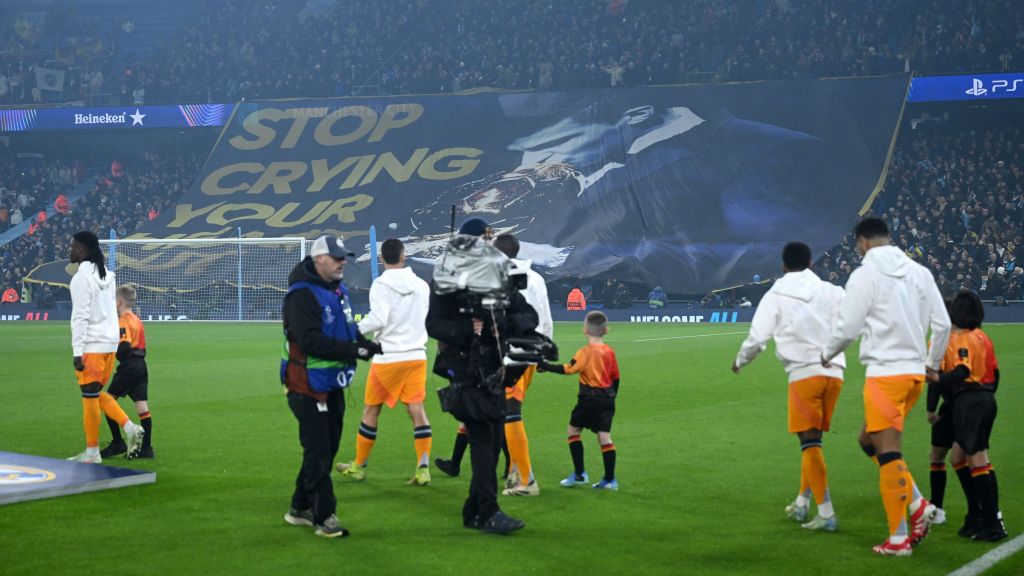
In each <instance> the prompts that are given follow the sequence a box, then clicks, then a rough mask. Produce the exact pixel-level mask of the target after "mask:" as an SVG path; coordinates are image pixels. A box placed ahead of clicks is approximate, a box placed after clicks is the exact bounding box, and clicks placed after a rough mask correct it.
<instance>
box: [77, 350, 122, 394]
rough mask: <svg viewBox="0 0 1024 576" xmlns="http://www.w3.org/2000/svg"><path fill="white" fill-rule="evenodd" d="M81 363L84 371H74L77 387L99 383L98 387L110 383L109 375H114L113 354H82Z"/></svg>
mask: <svg viewBox="0 0 1024 576" xmlns="http://www.w3.org/2000/svg"><path fill="white" fill-rule="evenodd" d="M82 363H83V364H85V370H82V371H81V372H79V371H78V370H75V378H77V379H78V385H79V386H85V385H86V384H92V383H93V382H99V384H100V386H106V385H107V382H109V381H110V375H111V374H113V373H114V353H113V352H106V353H99V354H96V353H90V352H86V353H85V354H82Z"/></svg>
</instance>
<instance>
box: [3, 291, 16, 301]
mask: <svg viewBox="0 0 1024 576" xmlns="http://www.w3.org/2000/svg"><path fill="white" fill-rule="evenodd" d="M3 302H6V303H9V304H17V302H18V291H17V290H15V289H14V288H8V289H7V290H4V297H3Z"/></svg>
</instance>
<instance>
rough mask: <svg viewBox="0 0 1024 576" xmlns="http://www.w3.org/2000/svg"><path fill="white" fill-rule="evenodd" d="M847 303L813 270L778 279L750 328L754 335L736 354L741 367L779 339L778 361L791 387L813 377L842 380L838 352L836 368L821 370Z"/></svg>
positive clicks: (841, 359)
mask: <svg viewBox="0 0 1024 576" xmlns="http://www.w3.org/2000/svg"><path fill="white" fill-rule="evenodd" d="M842 301H843V289H842V288H840V287H838V286H836V285H834V284H831V283H829V282H825V281H823V280H821V279H820V278H818V277H817V276H816V275H815V274H814V273H813V272H811V271H810V270H802V271H800V272H789V273H787V274H786V275H785V276H783V277H782V278H779V279H778V280H776V281H775V283H774V284H773V285H772V287H771V289H770V290H768V292H767V293H766V294H765V295H764V297H763V298H762V299H761V303H760V304H759V305H758V307H757V311H756V312H754V319H753V321H751V323H750V333H749V334H748V335H747V339H746V340H744V341H743V345H742V346H740V351H739V353H737V354H736V365H737V366H739V367H741V368H742V367H743V366H745V365H747V364H749V363H750V362H752V361H753V360H754V358H756V357H757V355H758V354H760V353H761V352H764V350H765V348H766V347H767V346H768V341H769V340H771V339H773V338H774V339H775V356H777V357H778V359H779V360H780V361H781V362H782V366H783V367H784V368H785V369H786V374H787V375H788V376H789V381H790V382H796V381H797V380H803V379H804V378H810V377H812V376H828V377H831V378H840V379H841V378H842V377H843V368H845V367H846V358H845V356H844V355H843V354H842V353H840V354H839V355H838V356H837V358H836V359H835V360H833V361H832V367H831V368H826V367H824V366H822V365H821V353H822V350H824V348H825V344H826V343H827V342H828V339H829V336H831V335H832V329H833V327H834V326H835V323H836V317H837V316H838V313H839V305H840V303H841V302H842Z"/></svg>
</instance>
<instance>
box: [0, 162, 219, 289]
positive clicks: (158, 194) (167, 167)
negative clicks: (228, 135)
mask: <svg viewBox="0 0 1024 576" xmlns="http://www.w3.org/2000/svg"><path fill="white" fill-rule="evenodd" d="M200 161H201V158H200V156H198V155H197V154H195V153H193V152H192V151H190V150H186V151H184V152H182V151H177V152H173V153H172V152H169V151H158V152H149V153H147V154H146V155H145V158H144V160H143V161H141V162H140V163H139V165H137V166H132V165H131V164H128V165H125V164H124V163H122V162H119V161H116V160H115V161H113V162H112V163H111V166H110V170H109V171H108V172H106V173H103V174H100V175H98V176H96V177H95V181H94V183H93V185H92V189H91V190H90V191H89V192H88V193H87V194H86V195H85V196H83V197H82V198H79V199H78V200H77V201H75V202H73V203H71V202H68V203H67V207H66V210H64V211H61V210H60V209H57V208H56V207H55V209H54V210H51V211H50V212H51V214H50V216H49V217H47V216H46V212H47V206H48V205H50V204H51V203H52V204H57V203H58V199H59V198H61V197H64V199H65V202H67V199H66V196H63V194H62V191H63V190H64V189H65V188H66V187H67V186H68V185H70V184H71V181H70V180H69V181H68V182H61V181H59V180H55V179H54V178H53V177H52V174H56V175H57V176H58V177H59V176H60V175H62V174H64V173H65V172H67V173H69V174H73V171H69V170H67V168H68V167H67V165H64V164H58V165H56V166H55V167H53V168H51V169H49V170H46V171H44V172H43V174H44V176H43V177H40V178H39V182H38V183H35V184H32V182H35V178H34V177H33V178H30V179H29V180H28V181H27V182H28V183H29V184H31V185H29V186H26V187H25V188H23V189H22V190H23V191H22V192H19V193H17V194H14V193H13V192H12V193H8V194H7V196H6V197H8V198H10V197H12V196H13V197H15V198H16V200H15V202H16V203H19V204H20V202H21V200H20V198H22V197H25V198H26V203H27V205H28V206H29V207H30V209H29V210H28V211H27V212H28V213H29V214H31V224H30V226H29V229H28V230H27V231H26V232H25V233H24V234H22V235H21V236H19V237H18V238H17V239H16V240H14V241H13V242H11V243H9V244H7V245H6V246H4V247H3V250H2V256H0V294H2V293H4V292H6V291H7V290H8V289H10V288H13V289H14V290H15V291H16V292H17V293H18V298H19V300H20V299H21V298H22V297H23V295H24V294H31V293H32V290H31V288H30V289H29V290H28V291H23V289H24V285H25V283H24V282H23V281H22V280H23V278H24V277H25V276H27V275H28V274H29V272H31V271H32V270H33V269H34V268H35V267H37V266H40V265H42V264H45V263H47V262H52V261H54V260H60V259H64V258H66V257H67V248H68V241H69V239H70V238H71V235H72V234H74V233H75V232H76V231H78V230H101V231H106V230H110V229H114V230H116V231H117V233H118V236H120V237H123V236H126V235H128V234H131V233H132V232H134V231H135V230H136V228H138V227H139V226H141V225H142V224H144V223H145V222H147V221H149V220H151V219H154V218H156V217H157V216H158V215H159V212H160V211H161V210H162V209H163V207H164V206H165V205H166V204H167V203H168V202H169V201H170V200H171V199H173V198H176V197H177V196H179V195H180V194H181V193H182V192H184V191H185V189H186V188H187V187H188V186H189V184H190V183H191V182H192V180H193V179H194V178H195V175H196V174H197V173H198V171H199V167H200ZM30 174H31V172H30ZM17 209H18V208H15V210H17ZM0 210H2V209H0ZM26 218H28V216H26ZM3 228H6V227H3ZM40 288H42V287H40ZM40 295H49V296H50V298H49V299H47V298H43V299H42V301H41V302H40V299H39V296H40ZM63 296H66V293H64V292H63V289H60V291H58V289H56V288H54V289H52V290H51V289H50V287H46V289H45V290H43V291H40V292H36V293H35V294H33V298H34V299H35V300H36V301H37V303H39V304H40V305H46V304H49V303H52V302H53V301H54V300H61V299H66V298H64V297H63Z"/></svg>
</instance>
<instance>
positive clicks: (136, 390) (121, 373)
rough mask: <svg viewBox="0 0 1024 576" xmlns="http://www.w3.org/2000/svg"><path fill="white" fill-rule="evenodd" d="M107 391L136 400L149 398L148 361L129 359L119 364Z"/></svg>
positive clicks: (118, 396)
mask: <svg viewBox="0 0 1024 576" xmlns="http://www.w3.org/2000/svg"><path fill="white" fill-rule="evenodd" d="M107 392H109V393H110V395H111V396H115V397H117V398H123V397H125V396H128V397H129V398H131V399H132V400H133V401H135V402H141V401H143V400H149V370H148V369H147V368H146V361H145V360H142V359H138V360H128V361H126V362H121V363H120V364H118V365H117V371H116V372H114V378H113V379H111V381H110V387H109V388H107Z"/></svg>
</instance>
